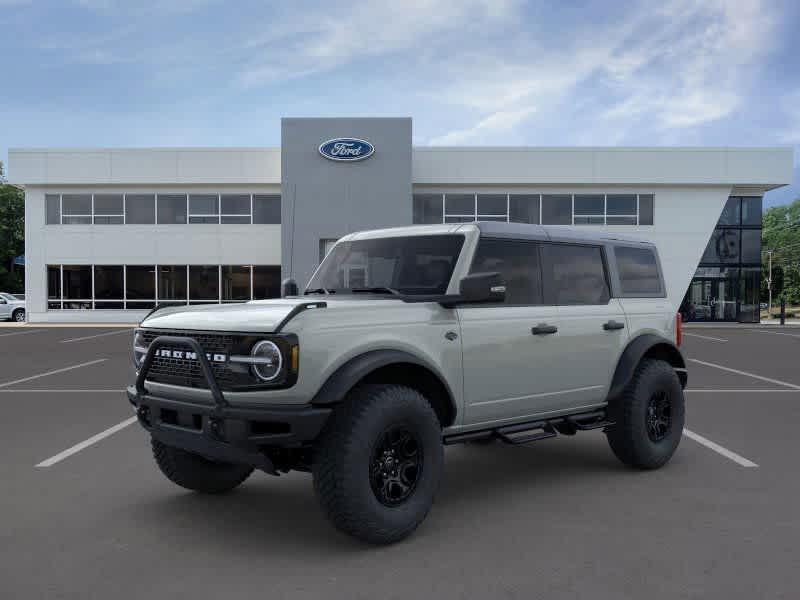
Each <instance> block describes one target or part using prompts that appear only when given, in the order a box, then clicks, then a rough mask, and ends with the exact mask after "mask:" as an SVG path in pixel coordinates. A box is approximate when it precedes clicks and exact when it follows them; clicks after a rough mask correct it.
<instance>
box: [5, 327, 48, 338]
mask: <svg viewBox="0 0 800 600" xmlns="http://www.w3.org/2000/svg"><path fill="white" fill-rule="evenodd" d="M43 331H44V329H26V330H25V331H15V332H14V333H0V337H8V336H10V335H27V334H29V333H42V332H43Z"/></svg>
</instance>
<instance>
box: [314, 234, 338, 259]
mask: <svg viewBox="0 0 800 600" xmlns="http://www.w3.org/2000/svg"><path fill="white" fill-rule="evenodd" d="M338 241H339V240H337V239H336V238H327V239H322V240H320V241H319V262H322V261H323V260H324V259H325V257H326V256H328V252H330V251H331V250H332V249H333V247H334V246H335V245H336V242H338Z"/></svg>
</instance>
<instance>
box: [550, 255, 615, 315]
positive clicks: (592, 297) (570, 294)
mask: <svg viewBox="0 0 800 600" xmlns="http://www.w3.org/2000/svg"><path fill="white" fill-rule="evenodd" d="M542 266H543V268H542V271H543V273H544V288H545V303H546V304H559V305H569V304H606V303H608V300H609V298H610V297H611V294H610V293H609V288H608V279H607V278H606V272H605V267H604V265H603V253H602V250H601V249H600V248H599V247H597V246H579V245H575V244H543V245H542Z"/></svg>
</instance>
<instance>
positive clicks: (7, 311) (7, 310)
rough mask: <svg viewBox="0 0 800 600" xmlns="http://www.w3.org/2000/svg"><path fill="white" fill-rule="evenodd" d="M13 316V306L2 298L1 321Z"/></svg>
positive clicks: (0, 300) (0, 301) (0, 307)
mask: <svg viewBox="0 0 800 600" xmlns="http://www.w3.org/2000/svg"><path fill="white" fill-rule="evenodd" d="M10 316H11V305H10V304H9V303H8V300H6V299H5V298H4V297H3V296H0V319H7V318H9V317H10Z"/></svg>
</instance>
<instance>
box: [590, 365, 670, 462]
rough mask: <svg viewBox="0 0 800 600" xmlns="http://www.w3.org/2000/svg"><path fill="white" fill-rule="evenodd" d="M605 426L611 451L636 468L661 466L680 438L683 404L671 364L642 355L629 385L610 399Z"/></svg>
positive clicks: (666, 460)
mask: <svg viewBox="0 0 800 600" xmlns="http://www.w3.org/2000/svg"><path fill="white" fill-rule="evenodd" d="M608 415H609V418H610V419H611V420H612V421H613V422H614V425H611V426H609V427H608V428H607V430H606V436H607V437H608V443H609V445H610V446H611V450H613V452H614V454H615V455H616V456H617V458H619V460H621V461H622V462H623V463H625V464H626V465H630V466H632V467H636V468H639V469H658V468H659V467H662V466H664V465H665V464H666V463H667V462H668V461H669V459H670V458H672V455H673V454H674V453H675V450H676V449H677V448H678V444H679V443H680V441H681V436H682V435H683V424H684V419H685V408H684V398H683V389H682V388H681V383H680V380H679V379H678V376H677V375H676V373H675V370H674V369H673V368H672V366H671V365H670V364H669V363H667V362H665V361H662V360H650V359H644V360H642V362H641V363H639V366H638V367H637V368H636V372H635V373H634V375H633V378H632V379H631V381H630V383H629V384H628V386H627V387H626V388H625V390H624V391H623V393H622V394H620V396H619V397H618V398H615V399H613V400H611V401H610V402H609V405H608Z"/></svg>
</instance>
